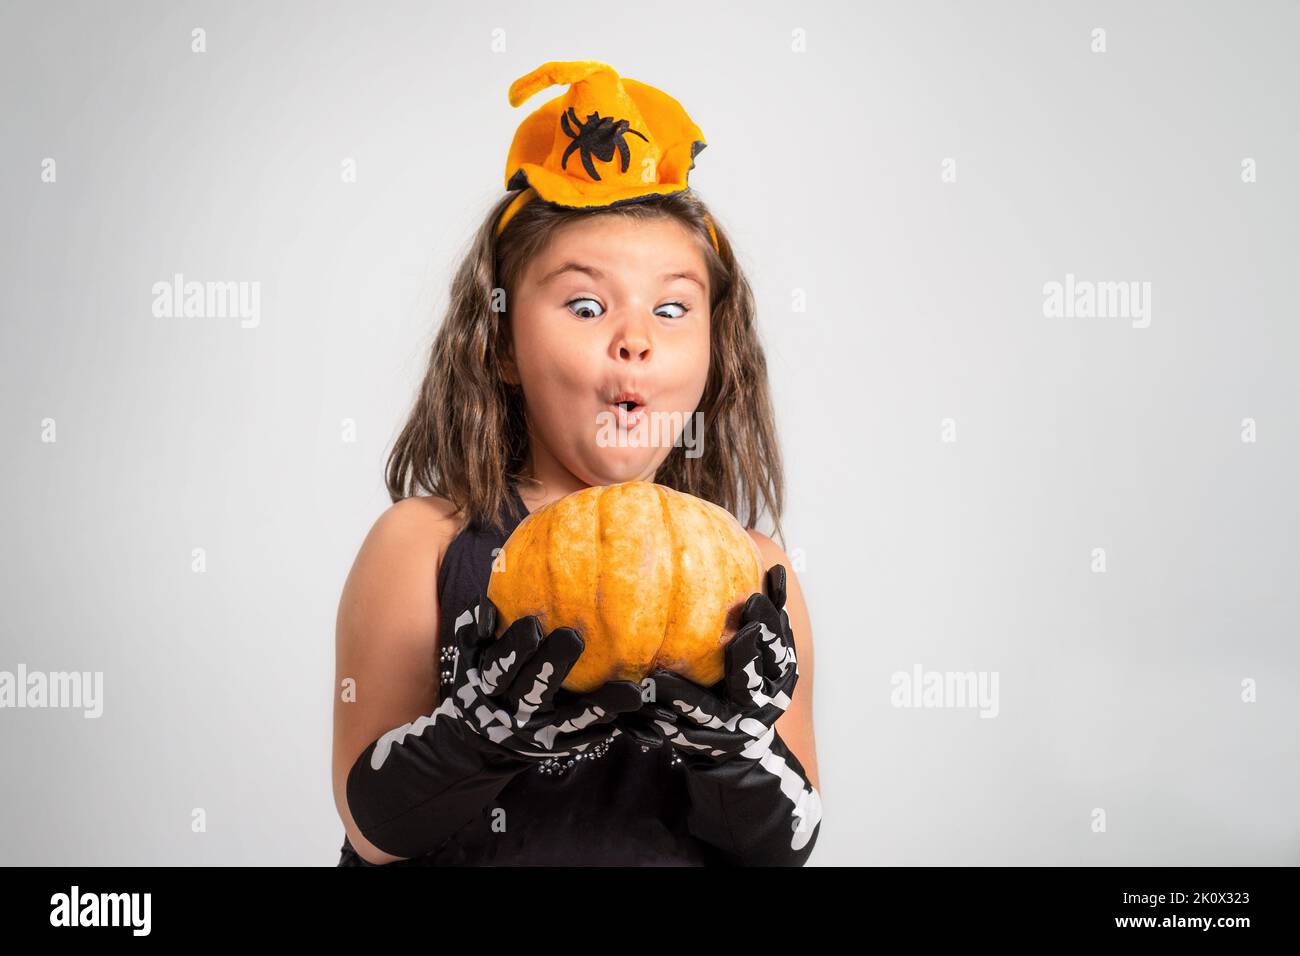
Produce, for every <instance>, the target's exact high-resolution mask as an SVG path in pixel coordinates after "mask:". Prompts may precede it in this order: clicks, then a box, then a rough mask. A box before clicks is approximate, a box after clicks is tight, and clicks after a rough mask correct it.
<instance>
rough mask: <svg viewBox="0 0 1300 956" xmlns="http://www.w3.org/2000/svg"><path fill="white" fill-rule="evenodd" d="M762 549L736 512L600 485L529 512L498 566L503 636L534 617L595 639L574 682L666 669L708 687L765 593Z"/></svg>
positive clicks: (546, 629)
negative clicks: (749, 608)
mask: <svg viewBox="0 0 1300 956" xmlns="http://www.w3.org/2000/svg"><path fill="white" fill-rule="evenodd" d="M762 581H763V563H762V558H761V556H760V555H759V551H758V546H757V545H756V544H755V543H754V540H753V538H751V537H750V536H749V534H748V533H746V531H745V529H744V528H742V527H741V526H740V522H738V521H737V520H736V519H735V518H734V517H733V516H732V515H731V514H730V513H729V512H727V511H726V510H725V509H723V508H720V507H718V506H717V505H715V504H713V503H712V502H710V501H705V500H703V499H701V498H696V497H694V496H692V495H687V494H683V493H682V492H679V491H674V490H673V489H671V488H665V487H664V486H662V485H656V484H651V483H650V482H646V481H625V482H622V483H620V484H616V485H593V486H592V487H590V488H584V489H583V490H582V491H577V492H574V493H573V494H571V495H568V496H566V497H564V498H561V499H559V500H558V501H553V502H551V503H550V504H548V505H545V506H543V507H541V508H539V509H537V510H536V511H535V512H533V513H532V514H530V515H528V516H527V517H526V518H524V520H523V521H521V522H520V523H519V525H518V527H516V528H515V530H514V532H513V533H512V534H511V535H510V537H509V539H507V541H506V543H505V546H504V547H503V548H502V549H501V553H500V554H498V556H497V559H496V561H495V562H494V564H493V570H492V574H491V577H490V579H489V583H488V592H487V593H488V597H489V598H490V599H491V600H492V602H493V603H494V604H495V605H496V607H497V610H498V612H499V615H498V621H497V636H498V637H500V636H501V634H503V633H505V630H506V628H507V627H508V626H509V625H510V623H511V622H513V621H516V620H518V619H519V618H520V617H523V616H525V615H528V614H534V615H536V616H537V618H538V620H539V621H540V623H541V626H542V633H543V634H548V633H550V632H551V631H552V630H554V629H555V628H557V627H571V628H573V629H574V630H576V631H577V632H578V633H579V634H580V635H582V639H583V642H584V643H585V645H586V647H585V649H584V651H583V653H582V656H581V657H580V658H579V659H578V662H577V663H576V664H574V666H573V669H572V670H571V671H569V675H568V677H567V679H566V680H565V681H564V684H563V686H564V687H565V688H566V689H567V690H571V691H574V692H577V693H587V692H590V691H592V690H595V689H596V688H598V687H600V686H601V685H602V684H604V683H605V682H606V681H611V680H632V681H637V682H640V681H641V680H642V678H644V677H645V676H646V674H648V673H649V672H650V671H651V670H652V669H654V668H656V667H666V668H668V669H669V670H672V671H676V672H677V673H679V674H681V675H682V676H683V677H686V678H688V679H690V680H692V681H694V682H696V683H697V684H700V685H702V686H705V687H707V686H710V685H712V684H715V683H717V682H718V681H719V680H721V679H722V676H723V668H724V656H723V648H725V647H726V645H727V643H728V642H729V641H730V640H731V638H732V637H733V636H734V635H735V633H736V631H737V629H738V628H739V626H740V612H741V609H742V608H743V607H744V604H745V601H746V599H747V598H748V597H749V596H750V595H751V594H753V593H754V592H755V591H761V590H762Z"/></svg>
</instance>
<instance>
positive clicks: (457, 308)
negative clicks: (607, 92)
mask: <svg viewBox="0 0 1300 956" xmlns="http://www.w3.org/2000/svg"><path fill="white" fill-rule="evenodd" d="M515 195H517V194H516V193H514V192H511V193H508V194H506V195H505V196H504V197H503V198H502V199H501V200H500V201H499V202H497V203H496V204H495V205H494V206H493V207H492V209H491V211H490V213H489V214H488V215H487V217H486V218H485V219H484V220H483V223H482V225H481V226H480V227H479V228H478V231H477V233H476V234H475V236H474V237H473V239H472V240H471V241H470V248H469V249H468V251H467V253H466V255H465V258H464V260H463V261H462V262H461V264H460V268H459V269H457V270H456V275H455V278H453V280H452V284H451V299H450V302H449V304H448V307H447V313H446V318H445V319H444V320H443V322H442V326H441V327H440V328H439V329H438V333H437V336H436V337H435V339H434V342H433V347H432V349H431V350H430V354H429V365H428V369H427V370H426V371H425V374H424V381H423V383H422V384H421V386H420V394H419V397H418V398H417V399H416V402H415V407H414V408H413V409H412V410H411V414H410V417H409V418H408V420H407V422H406V425H405V427H404V428H403V429H402V433H401V434H400V435H399V436H398V438H397V442H396V444H395V445H394V447H393V450H392V452H391V453H390V455H389V458H388V465H387V475H386V480H387V486H388V493H389V495H390V497H391V498H392V500H393V501H394V502H396V501H399V500H401V499H402V498H408V497H410V496H412V495H414V494H417V493H418V490H419V489H420V488H423V489H425V490H427V491H428V492H429V493H431V494H435V495H438V496H441V497H443V498H445V499H447V500H448V501H450V502H451V503H452V504H453V505H454V506H455V507H456V513H457V514H459V515H461V519H460V521H461V527H464V525H465V524H466V523H467V522H468V521H475V522H476V523H478V524H480V525H481V526H488V527H492V528H494V529H496V530H497V531H498V532H503V531H504V526H503V525H502V524H501V520H500V514H501V509H502V506H503V505H504V504H505V503H506V501H507V500H509V495H510V491H509V486H508V484H507V482H509V481H516V482H520V483H524V484H526V483H528V482H529V481H531V480H532V479H531V477H530V476H528V475H525V474H523V470H524V468H525V465H526V462H527V459H528V428H527V420H526V417H525V406H524V396H523V392H522V389H521V388H520V387H519V386H517V385H511V384H510V383H508V382H506V380H505V379H504V378H503V376H502V372H501V363H500V358H501V356H502V355H504V354H506V350H507V349H508V347H509V337H510V323H509V311H508V308H507V307H506V305H505V303H507V302H508V301H509V297H510V295H511V294H512V293H513V290H514V289H515V288H517V283H518V280H519V278H520V277H521V276H522V275H523V272H524V268H525V266H526V265H527V264H528V262H529V261H530V260H531V259H532V258H533V257H534V256H536V255H537V254H538V253H539V252H541V251H542V249H543V248H544V247H545V245H546V242H547V240H548V238H549V237H550V235H551V234H552V231H553V230H554V229H555V228H556V227H557V226H560V225H562V224H563V223H566V222H569V221H571V220H573V219H576V218H578V217H580V216H592V215H602V216H608V215H623V216H630V217H634V218H637V219H645V218H650V217H662V216H671V217H673V218H675V219H677V220H678V221H679V222H681V223H682V224H683V225H684V226H686V227H687V228H688V229H690V230H691V231H693V232H694V233H695V234H696V235H698V236H699V238H700V243H701V249H702V251H703V253H704V255H705V258H706V260H707V262H708V268H709V288H710V292H711V299H712V301H711V302H710V304H709V305H710V310H711V311H710V335H709V340H710V341H709V351H710V358H709V374H708V381H707V384H706V385H705V388H704V395H703V396H702V397H701V399H700V405H699V408H698V411H699V412H701V413H702V417H703V433H702V434H700V433H699V432H697V433H696V435H695V436H694V437H695V441H696V442H698V443H699V444H700V445H701V446H702V453H701V454H700V455H699V456H698V457H694V458H688V457H687V456H686V451H687V447H686V445H685V443H683V442H681V441H679V442H678V443H677V444H675V445H674V447H673V449H672V451H671V452H669V454H668V457H667V458H666V459H665V460H664V462H663V464H661V465H660V466H659V470H658V472H656V474H655V478H654V480H655V482H656V483H658V484H661V485H664V486H666V487H668V488H673V489H675V490H677V491H681V492H685V493H686V494H690V495H694V496H696V497H697V498H704V499H706V500H708V501H712V502H713V503H714V504H716V505H719V506H720V507H723V508H725V509H727V510H728V511H729V512H731V513H732V514H733V515H735V516H736V518H737V519H738V520H740V521H741V522H742V523H743V524H744V526H745V527H746V528H753V527H755V521H756V518H757V516H758V515H759V513H760V501H761V503H762V507H763V508H764V509H765V510H766V511H767V513H768V514H769V516H770V517H771V519H772V523H773V527H774V529H775V532H776V535H777V537H778V539H780V540H781V542H782V546H784V535H783V534H782V531H781V512H782V508H783V505H784V479H783V474H782V465H781V452H780V447H779V444H778V441H777V436H776V422H775V416H774V415H773V412H772V402H771V397H770V395H769V392H768V383H767V359H766V357H765V356H764V354H763V348H762V346H761V345H760V344H759V341H758V329H757V326H756V322H755V311H756V310H755V306H754V296H753V292H752V290H751V289H750V286H749V282H748V281H747V280H746V278H745V276H744V274H743V273H742V271H741V269H740V266H739V264H738V263H737V262H736V257H735V255H734V253H733V251H732V248H731V243H730V242H729V240H728V238H727V234H726V231H725V230H724V229H723V228H722V227H721V225H720V224H719V223H718V221H717V218H716V217H714V216H713V214H712V213H711V212H709V210H708V208H707V207H706V206H705V205H704V203H703V202H702V201H701V200H700V198H699V197H698V196H697V195H696V194H695V193H694V192H693V191H691V190H686V191H684V192H680V193H674V194H672V195H670V196H657V197H653V198H651V199H646V200H641V201H638V202H629V203H623V204H619V205H616V206H612V207H604V208H600V209H595V210H586V209H570V208H564V207H560V206H554V205H551V204H550V203H547V202H542V201H540V200H538V199H536V198H534V199H533V200H532V201H531V202H528V203H525V204H524V206H523V207H522V208H521V209H520V210H519V212H518V213H516V215H515V216H514V217H513V218H512V219H511V220H510V223H509V225H507V227H506V228H505V229H504V230H503V231H502V233H501V236H500V237H499V238H498V237H495V236H494V231H495V225H496V222H497V219H498V218H499V217H500V215H501V213H502V211H503V210H504V209H505V207H506V206H507V205H509V203H510V201H511V200H512V199H513V198H514V197H515ZM706 216H707V217H708V219H711V220H712V222H713V227H714V229H715V231H716V233H717V237H718V251H715V250H714V248H713V243H712V242H711V241H710V239H709V231H708V219H706V218H705V217H706ZM503 300H504V301H503ZM741 506H744V514H743V517H742V512H741V510H740V509H741Z"/></svg>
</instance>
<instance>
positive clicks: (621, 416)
mask: <svg viewBox="0 0 1300 956" xmlns="http://www.w3.org/2000/svg"><path fill="white" fill-rule="evenodd" d="M609 408H610V410H612V411H613V412H614V414H615V415H616V416H617V417H618V424H619V427H620V428H635V427H636V426H637V425H639V424H641V421H642V419H644V418H645V406H644V405H642V404H640V403H638V402H635V401H633V400H631V399H626V400H624V401H621V402H611V403H610V405H609Z"/></svg>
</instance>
